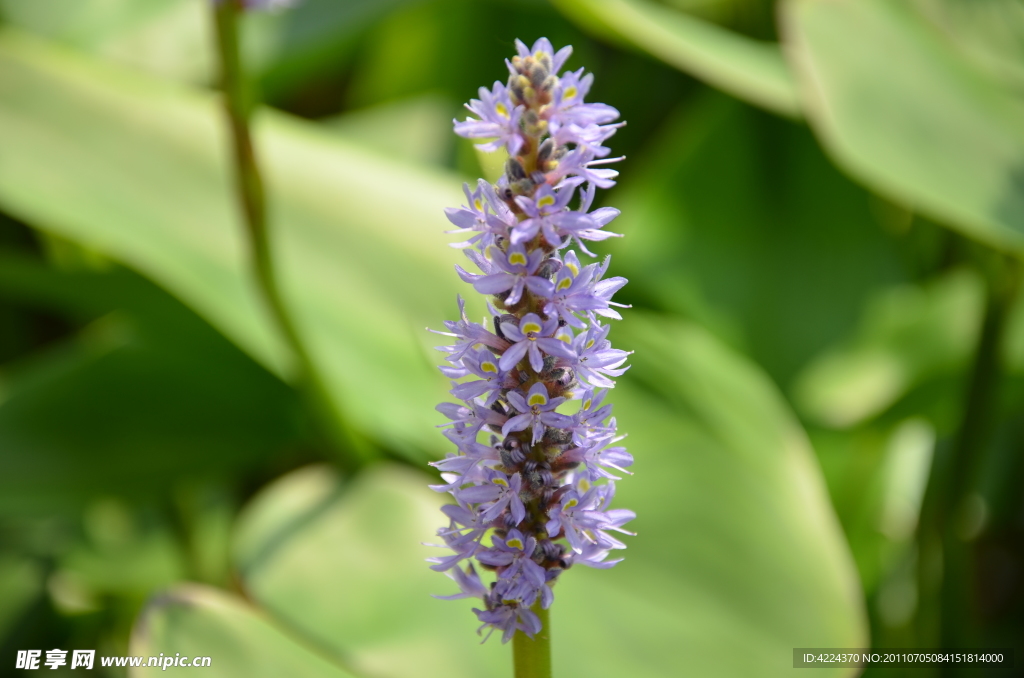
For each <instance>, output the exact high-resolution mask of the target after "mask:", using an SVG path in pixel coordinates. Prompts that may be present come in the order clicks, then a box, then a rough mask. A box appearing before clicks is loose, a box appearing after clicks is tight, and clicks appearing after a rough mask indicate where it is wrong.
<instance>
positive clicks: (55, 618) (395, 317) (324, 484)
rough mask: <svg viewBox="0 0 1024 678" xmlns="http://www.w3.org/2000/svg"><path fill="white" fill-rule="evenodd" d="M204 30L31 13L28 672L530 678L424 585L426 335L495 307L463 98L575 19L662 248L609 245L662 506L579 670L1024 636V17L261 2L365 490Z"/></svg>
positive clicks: (5, 615)
mask: <svg viewBox="0 0 1024 678" xmlns="http://www.w3.org/2000/svg"><path fill="white" fill-rule="evenodd" d="M208 13H209V10H208V8H207V7H206V5H205V3H204V2H203V1H202V0H0V20H2V26H0V328H2V331H0V645H2V651H0V655H2V657H3V659H2V660H0V661H2V667H3V668H0V671H10V670H12V669H10V666H13V657H14V654H15V652H16V650H18V649H25V648H46V649H49V648H53V647H59V648H65V649H71V648H96V649H97V650H98V654H108V655H112V654H127V653H129V652H131V653H133V654H139V655H141V654H158V653H160V652H164V653H165V654H173V653H175V652H182V653H187V654H208V655H211V656H212V657H213V664H214V668H213V669H212V672H213V673H214V674H216V675H223V676H235V675H237V676H261V675H267V676H279V675H282V674H287V675H293V674H296V675H297V674H301V675H314V676H320V675H323V676H374V677H377V676H387V677H394V678H399V677H407V676H434V675H436V676H461V675H465V676H491V675H493V676H502V675H508V674H509V673H510V668H509V661H508V656H507V654H508V649H507V648H506V647H502V646H501V645H500V644H499V643H497V642H494V641H492V642H489V643H487V644H486V645H483V646H480V645H479V644H478V642H477V638H476V636H475V635H474V634H473V630H474V620H473V615H472V614H471V613H470V612H469V610H468V607H470V606H469V605H468V604H467V605H460V604H454V603H442V602H439V601H436V600H434V599H432V598H430V597H429V594H430V593H446V592H449V589H450V588H451V586H450V584H449V583H448V582H447V580H445V579H444V578H443V577H441V576H440V575H437V574H436V573H432V572H430V571H429V570H428V569H427V568H426V567H425V565H424V564H423V562H422V558H424V557H426V556H427V555H428V554H429V549H427V548H426V547H422V546H420V545H419V544H420V542H422V541H429V540H430V537H431V534H432V532H433V529H434V528H435V527H436V523H437V522H438V515H439V514H438V513H437V510H436V508H437V505H438V503H439V501H440V498H439V497H437V496H436V495H434V494H433V493H432V492H430V491H429V490H426V488H425V484H426V482H427V481H428V478H429V477H430V476H429V475H428V474H427V473H426V471H427V467H426V461H428V460H430V459H434V458H438V457H440V456H443V454H444V452H445V445H444V439H443V438H442V437H441V436H440V435H439V434H438V433H437V431H436V429H435V428H434V425H435V424H437V423H440V416H439V415H437V413H436V412H434V410H433V409H432V408H433V405H434V404H435V403H436V402H438V401H440V400H442V399H443V398H444V395H445V390H446V384H445V381H444V379H442V378H441V377H440V375H438V374H436V371H435V370H434V367H433V365H434V364H435V363H436V361H437V359H436V357H435V352H434V351H433V350H432V346H433V344H434V343H437V342H436V340H435V339H433V338H432V335H429V334H428V333H426V332H424V331H423V328H424V327H426V326H431V327H435V328H436V327H439V326H440V323H441V321H442V320H444V319H448V318H452V317H454V314H455V313H456V308H455V303H454V299H455V295H456V294H458V293H460V292H462V293H465V292H466V290H465V289H463V287H464V286H463V285H462V284H461V283H460V282H459V281H458V279H457V277H456V276H455V275H454V274H453V272H452V264H454V263H456V262H458V261H459V257H458V253H457V252H456V251H454V250H451V249H450V248H448V247H446V243H447V242H448V238H447V237H446V236H445V235H444V234H443V233H442V231H443V230H444V229H445V228H446V222H445V219H444V216H443V211H442V208H443V207H444V206H446V205H456V204H458V203H459V202H460V200H461V199H462V196H461V194H460V192H459V187H460V186H461V182H462V181H464V180H472V179H473V178H474V177H476V176H478V175H479V174H480V173H481V172H490V171H493V166H491V165H487V164H486V162H485V164H484V165H483V166H481V161H482V159H481V158H478V157H477V155H476V153H475V152H474V151H473V148H472V146H471V145H470V144H468V143H464V142H463V140H458V141H457V140H456V138H455V136H454V135H453V134H452V133H451V131H450V121H451V118H452V117H453V116H456V115H459V116H460V117H461V115H462V114H461V113H460V109H459V106H460V104H461V102H463V101H465V100H467V99H468V98H469V97H470V96H472V95H473V94H474V92H475V91H476V88H477V87H479V86H480V85H482V84H487V83H489V82H491V81H493V80H494V79H500V78H503V72H504V69H503V67H502V65H501V59H503V58H505V57H506V56H507V55H508V54H509V53H510V51H511V49H512V46H511V43H512V40H513V39H514V38H516V37H521V38H523V39H524V40H527V41H531V40H533V39H534V38H536V37H539V36H541V35H546V36H548V37H550V38H551V39H552V41H553V42H554V43H555V44H556V45H561V44H572V45H573V46H574V47H575V53H574V56H573V58H572V60H571V62H570V64H569V66H570V67H572V68H578V67H580V66H586V67H587V68H588V70H591V71H593V72H594V73H595V74H596V84H595V87H594V91H593V95H592V98H593V99H594V100H600V101H606V102H609V103H610V104H612V105H614V106H616V107H617V108H619V109H620V111H621V112H622V114H623V118H624V119H625V120H627V121H628V122H629V124H628V126H627V127H625V128H624V129H622V130H621V131H620V132H619V134H617V135H616V137H615V139H614V142H615V144H614V148H615V150H616V152H621V153H624V154H625V155H626V156H627V160H626V161H624V162H623V163H622V166H621V168H620V169H621V171H622V181H621V182H620V184H619V185H618V186H617V187H616V188H614V189H613V190H611V191H609V192H608V193H607V195H606V196H604V198H603V199H604V200H605V202H606V204H611V205H615V206H616V207H619V208H621V209H622V211H623V215H622V217H620V219H619V220H618V221H617V222H616V226H617V227H618V228H617V230H618V231H619V232H622V233H624V234H625V235H626V237H624V238H623V239H621V240H613V241H606V242H605V243H602V244H604V245H606V247H604V248H601V250H600V251H601V252H602V253H604V252H610V253H611V254H612V255H613V267H614V269H615V271H616V273H617V274H620V275H624V276H626V277H628V278H629V279H630V284H629V285H628V286H627V287H626V288H625V289H624V290H623V292H622V293H621V294H622V296H623V299H622V300H623V301H627V302H629V303H632V304H633V306H634V310H632V311H628V312H627V313H626V319H625V320H624V321H623V322H621V323H619V324H617V325H616V326H615V328H614V329H613V337H614V338H615V340H616V344H617V345H622V346H623V347H625V348H629V349H634V350H635V351H636V353H635V355H634V356H633V359H632V362H633V365H634V367H633V369H632V370H631V371H630V372H629V373H627V375H626V376H625V377H623V378H622V379H620V381H619V387H618V388H616V389H615V391H613V392H612V393H611V394H610V399H611V400H612V402H614V403H615V406H616V412H617V414H618V415H619V420H620V422H621V424H622V427H623V430H625V431H628V432H630V438H629V440H628V443H629V444H630V446H631V450H632V452H633V453H634V455H635V456H636V458H637V465H636V468H635V471H636V472H637V475H636V476H635V477H631V478H628V479H627V480H625V481H623V482H622V483H621V485H620V492H619V494H620V501H621V504H622V505H623V506H628V507H630V508H634V509H636V510H637V512H638V514H639V516H640V517H639V518H638V520H637V522H636V529H637V530H638V532H639V536H638V537H636V538H634V539H631V543H630V549H629V551H627V560H626V561H625V562H624V563H623V564H622V565H620V566H619V567H617V568H615V569H614V570H612V571H609V572H599V573H594V572H590V571H586V572H579V571H574V572H573V573H571V574H570V575H568V576H567V577H565V579H564V583H563V584H562V585H560V586H559V587H558V591H557V596H558V600H557V603H556V606H555V608H554V610H553V619H554V629H555V630H554V638H555V640H554V648H555V664H556V667H555V670H556V672H557V673H559V674H561V675H569V674H570V673H571V672H572V671H582V670H585V671H586V673H587V674H588V675H594V676H675V675H680V673H682V672H684V671H686V672H689V673H693V674H694V675H702V676H717V675H721V676H751V675H758V676H760V675H781V674H784V673H788V672H789V671H792V669H791V668H790V667H791V661H792V659H791V657H792V648H793V647H798V646H802V647H808V646H819V647H866V646H869V645H874V646H876V647H901V646H902V647H914V646H917V647H943V646H944V647H996V646H999V647H1009V646H1013V645H1014V644H1016V646H1017V651H1018V657H1019V656H1021V655H1020V653H1021V651H1022V650H1024V648H1022V647H1020V645H1019V643H1020V638H1022V637H1024V551H1022V544H1024V492H1022V489H1024V454H1022V452H1024V416H1022V412H1024V297H1022V296H1021V295H1019V294H1017V291H1018V288H1019V287H1020V285H1021V274H1020V263H1019V258H1020V256H1021V255H1022V253H1024V179H1022V171H1024V170H1022V167H1024V164H1022V163H1024V115H1022V114H1024V103H1022V102H1024V100H1022V98H1021V92H1022V90H1021V86H1022V84H1024V70H1022V68H1024V67H1022V66H1021V64H1022V63H1024V59H1022V58H1021V57H1024V9H1022V6H1021V5H1020V4H1019V3H1018V2H1014V1H1013V0H975V1H973V2H968V1H966V0H963V1H957V0H828V1H826V0H789V1H786V2H781V3H774V2H769V1H768V0H664V1H663V2H655V0H554V1H553V2H551V3H548V2H542V1H540V0H520V1H512V0H488V1H486V2H485V1H480V0H419V1H411V0H349V1H347V2H337V1H336V0H306V1H305V2H304V3H302V4H301V5H300V6H299V7H297V8H296V9H294V10H292V11H289V12H287V13H282V14H275V15H253V16H250V17H247V18H246V21H245V25H244V35H243V37H244V50H245V56H246V63H247V65H248V67H249V68H250V70H251V73H252V75H253V78H254V80H255V81H256V82H258V84H259V89H260V92H261V95H262V98H263V100H264V101H265V103H266V104H267V106H266V107H265V108H264V109H261V110H260V111H259V113H258V115H257V121H256V122H257V133H258V145H259V150H260V156H261V159H262V161H263V164H264V166H265V169H266V172H267V174H268V187H269V193H270V205H271V212H272V213H271V217H272V238H273V246H274V250H275V254H276V256H277V258H278V261H279V264H280V268H281V279H282V287H283V293H284V297H285V300H286V302H287V303H288V305H289V306H290V308H291V309H292V310H293V312H294V314H295V315H296V318H297V324H298V326H299V329H300V331H301V333H302V335H303V337H304V338H305V340H306V341H307V343H308V344H309V347H310V352H311V354H312V358H313V361H314V363H315V365H316V367H317V369H318V370H319V371H320V372H321V374H322V375H323V376H324V379H325V382H326V383H327V386H328V390H329V395H330V398H331V403H332V407H334V408H336V409H337V411H338V412H341V413H342V414H343V416H344V417H345V418H346V419H347V420H348V421H350V422H352V424H353V425H354V427H355V428H356V429H357V430H358V433H359V435H360V437H362V438H364V439H365V440H366V441H368V444H369V446H370V449H371V450H372V453H373V454H374V455H375V457H376V461H375V462H374V463H372V464H370V465H369V466H368V467H367V468H366V469H364V470H363V471H361V472H360V473H359V474H357V475H354V476H353V475H350V474H344V473H339V472H338V471H337V470H336V468H335V467H336V466H337V463H338V461H339V458H338V457H337V455H336V453H335V452H332V447H331V445H330V444H329V443H328V441H326V440H325V439H324V438H323V437H322V436H321V434H320V432H319V430H318V428H317V425H316V421H315V420H314V419H313V417H312V416H311V415H310V413H309V411H308V408H307V407H306V403H305V401H304V400H303V399H302V397H301V396H300V395H299V394H298V393H297V391H296V390H295V388H294V386H293V384H294V382H295V370H294V367H293V365H292V364H291V362H290V359H289V354H288V351H287V350H286V348H285V346H284V345H283V343H282V342H281V340H280V339H279V336H278V334H277V331H276V328H275V327H274V325H273V323H272V322H271V319H270V316H269V314H268V313H266V311H265V309H264V307H263V305H262V302H261V299H260V297H259V295H258V293H257V290H256V287H255V285H254V283H253V282H252V279H251V275H250V272H249V268H248V264H247V261H246V252H247V250H246V245H245V242H244V240H243V230H242V228H241V225H240V223H239V219H238V213H237V209H236V206H235V202H234V200H233V197H232V185H231V179H230V167H229V155H228V153H227V146H226V143H227V141H226V137H225V132H224V121H223V119H222V114H221V111H220V109H219V107H218V105H219V104H218V96H217V93H216V91H215V87H214V77H213V73H214V71H215V64H214V58H213V49H212V36H211V34H210V33H211V31H210V27H209V25H208V24H209V21H208V19H209V17H208V16H207V15H208ZM474 301H475V300H474ZM474 301H471V304H472V303H474ZM471 310H472V315H473V316H479V315H480V314H481V313H483V312H484V309H483V305H482V303H477V306H475V307H473V308H472V309H471ZM185 582H187V583H185ZM737 648H740V649H739V650H738V649H737ZM570 666H573V667H574V668H570ZM972 668H973V667H972ZM182 670H183V671H184V669H182ZM97 671H107V672H108V673H117V672H118V671H120V672H122V673H123V671H124V670H123V669H119V670H117V671H114V670H109V669H103V670H101V669H97ZM142 672H144V670H143V671H142ZM142 672H140V673H142ZM173 672H174V671H173V670H172V673H173ZM921 672H922V673H926V671H924V670H921ZM826 673H827V671H826ZM835 673H836V674H837V675H838V674H843V675H846V674H849V673H851V671H849V670H836V671H835ZM869 673H871V674H876V673H877V674H882V673H883V671H881V670H877V669H871V670H869ZM972 675H978V674H977V673H974V674H972Z"/></svg>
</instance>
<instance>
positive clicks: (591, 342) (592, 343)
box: [586, 339, 594, 348]
mask: <svg viewBox="0 0 1024 678" xmlns="http://www.w3.org/2000/svg"><path fill="white" fill-rule="evenodd" d="M593 345H594V340H593V339H591V340H590V341H588V342H587V346H586V347H587V348H590V347H591V346H593Z"/></svg>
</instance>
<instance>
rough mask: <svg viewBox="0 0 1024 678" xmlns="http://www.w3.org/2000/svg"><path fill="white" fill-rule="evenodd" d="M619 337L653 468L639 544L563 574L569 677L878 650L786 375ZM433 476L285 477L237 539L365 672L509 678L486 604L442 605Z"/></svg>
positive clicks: (679, 333) (640, 467)
mask: <svg viewBox="0 0 1024 678" xmlns="http://www.w3.org/2000/svg"><path fill="white" fill-rule="evenodd" d="M615 332H618V333H620V334H622V333H624V339H623V341H622V343H623V344H624V345H625V346H627V347H630V348H635V349H636V350H637V353H636V354H635V355H634V358H635V367H634V369H633V370H632V371H631V372H630V373H629V375H628V376H627V377H624V378H622V379H620V385H619V388H617V389H615V391H613V392H612V393H611V394H610V400H611V401H612V402H614V403H615V405H616V411H617V414H618V415H619V422H620V425H621V427H622V430H623V431H625V432H628V433H629V439H628V440H629V444H630V449H631V450H632V452H633V454H634V455H635V456H636V459H637V463H636V466H635V469H634V470H635V471H636V475H635V476H632V477H629V478H627V479H625V480H623V481H622V482H621V483H619V494H618V497H619V498H618V499H616V504H617V505H619V506H627V507H630V508H633V509H636V510H637V512H638V514H639V518H638V519H637V521H636V524H635V528H636V530H637V531H638V533H639V535H638V536H637V537H635V538H629V550H628V551H626V552H625V555H626V561H625V562H624V563H623V564H621V565H619V566H617V567H616V568H614V569H613V570H611V571H601V572H597V571H589V570H586V569H585V568H578V569H574V570H573V571H572V572H569V573H567V574H566V575H565V576H564V578H563V579H562V580H560V582H559V584H558V586H557V587H556V602H555V605H554V607H553V609H552V619H553V622H552V623H553V637H554V638H555V640H554V643H553V646H554V652H555V660H554V661H555V671H556V673H559V674H563V675H588V676H595V677H597V676H623V675H630V676H676V675H678V671H679V662H680V657H685V658H686V663H687V666H688V667H689V670H691V671H692V672H693V673H694V674H695V675H702V676H715V675H723V676H746V675H754V674H756V675H783V674H784V673H788V672H789V670H790V669H789V668H787V667H788V663H785V662H780V661H779V660H778V657H780V656H785V657H788V656H789V654H790V653H791V652H792V648H793V647H795V646H800V645H803V644H806V645H808V646H835V647H857V646H860V645H861V644H863V643H865V642H866V632H865V627H864V618H863V610H862V602H861V597H860V595H861V594H860V592H859V588H858V585H857V578H856V574H855V571H854V568H853V565H852V562H851V560H850V555H849V553H848V551H847V549H846V546H845V543H844V541H843V539H842V536H841V534H840V533H839V529H838V523H837V522H836V520H835V518H834V515H833V513H832V511H831V508H830V507H829V505H828V499H827V496H826V494H825V491H824V487H823V484H822V482H821V478H820V474H819V471H818V470H817V469H816V468H815V461H814V457H813V455H812V454H811V450H810V448H809V446H808V444H807V441H806V438H805V437H804V435H803V433H802V432H801V431H800V428H799V426H798V425H797V424H796V422H795V421H794V420H793V417H792V415H791V414H789V413H788V412H787V410H786V407H785V405H784V403H783V401H782V399H781V397H780V396H779V394H778V393H777V392H776V391H775V390H774V389H773V387H772V386H771V385H770V383H769V382H768V380H767V379H765V377H764V376H763V375H762V374H761V373H759V371H758V370H757V368H756V367H753V366H752V365H750V364H749V363H747V362H745V361H744V360H743V359H742V358H739V357H737V356H736V355H734V354H732V353H731V352H729V351H728V350H726V349H724V348H723V347H722V346H721V345H719V344H718V343H717V342H716V341H715V340H714V339H712V338H711V337H710V336H709V335H707V334H706V333H705V332H704V331H703V330H699V329H697V328H696V327H693V326H690V325H684V324H680V323H678V322H675V321H670V320H667V319H665V318H663V317H661V318H659V317H655V316H643V315H641V314H639V313H637V312H631V313H630V314H629V317H628V318H627V319H626V320H625V321H623V322H622V324H621V326H617V327H616V329H615ZM637 382H642V383H644V384H646V385H647V386H648V388H649V390H645V389H643V388H641V387H640V386H639V385H638V383H637ZM427 482H429V480H428V478H427V477H426V476H421V475H419V474H415V473H412V472H410V471H408V470H404V469H398V468H391V467H377V468H374V469H372V470H370V471H368V472H366V473H364V474H362V475H361V476H360V477H359V478H357V479H355V480H352V481H351V482H350V483H347V484H340V485H338V484H336V483H335V482H334V481H332V479H331V476H330V474H329V472H327V471H325V470H322V469H321V470H318V469H306V470H303V471H301V472H297V473H295V474H292V475H291V476H288V477H285V478H283V479H282V480H280V481H278V482H277V483H276V484H275V485H272V486H271V487H270V488H269V489H267V490H265V491H264V493H263V494H262V495H259V496H258V497H257V498H256V499H255V500H254V502H253V503H252V504H251V505H250V507H249V508H248V509H247V510H246V512H245V513H243V516H242V518H241V521H240V525H239V529H238V532H237V534H236V549H235V553H236V558H237V561H236V562H237V565H238V568H239V570H240V573H241V576H242V580H243V582H244V585H245V588H246V590H247V592H248V593H249V594H250V595H251V596H252V597H253V598H254V599H255V600H257V601H259V602H260V603H261V604H262V605H264V606H265V607H266V608H267V609H268V610H270V611H271V612H272V613H274V614H275V615H276V616H278V617H279V618H281V619H282V620H284V621H285V622H286V623H287V624H288V625H289V626H291V627H293V628H296V629H298V630H301V631H302V632H303V633H304V634H306V635H307V636H308V637H310V638H312V639H313V641H314V642H315V643H316V644H317V645H321V646H326V647H330V648H332V649H333V651H334V653H335V654H336V655H337V656H339V657H344V658H345V659H346V660H347V662H348V664H347V665H349V666H352V667H353V670H355V671H356V672H358V673H368V674H372V675H376V676H381V677H384V676H395V677H398V676H413V675H415V676H423V677H424V678H427V677H429V676H446V677H450V678H456V677H457V676H498V675H507V672H508V662H509V649H508V648H507V647H506V648H503V647H501V646H500V644H499V643H497V642H495V641H496V639H492V640H491V641H490V642H488V643H487V644H485V645H483V646H482V647H481V646H479V645H478V644H477V638H476V636H475V635H474V634H473V630H474V628H475V627H476V625H477V624H476V620H475V617H474V616H473V614H472V613H471V612H470V610H469V608H470V607H471V605H470V604H468V603H452V602H447V601H438V600H435V599H432V598H431V597H430V594H431V593H441V594H443V593H451V592H452V591H453V590H454V584H452V583H450V582H448V581H447V580H446V579H444V578H443V577H442V576H441V575H439V574H437V573H434V572H431V571H430V570H429V569H428V567H427V565H426V564H425V563H424V562H423V560H422V559H423V558H424V557H427V556H428V555H431V552H432V549H429V548H427V547H423V546H420V542H424V541H425V542H432V541H436V537H433V536H432V535H433V532H434V530H435V529H436V528H437V526H438V525H440V523H441V522H442V521H441V514H440V513H439V512H438V511H437V508H438V506H439V505H440V503H441V501H442V500H441V497H439V496H438V495H436V494H434V493H432V492H430V491H429V490H427V489H426V484H427ZM736 638H743V644H744V651H743V652H742V653H737V652H734V651H732V652H731V651H729V648H730V647H734V646H735V642H736ZM452 657H458V661H456V662H453V661H451V659H450V658H452ZM446 658H447V660H446ZM773 658H774V659H773ZM766 667H767V668H766ZM771 667H774V669H773V668H771ZM852 674H853V672H852V671H845V670H837V671H836V672H835V673H833V674H831V675H852Z"/></svg>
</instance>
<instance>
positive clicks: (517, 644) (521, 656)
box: [512, 605, 551, 678]
mask: <svg viewBox="0 0 1024 678" xmlns="http://www.w3.org/2000/svg"><path fill="white" fill-rule="evenodd" d="M534 612H536V613H537V618H538V619H540V625H541V629H540V631H539V632H538V633H537V634H536V635H535V636H534V637H533V638H530V637H529V636H528V635H526V634H525V633H517V634H516V635H515V636H513V637H512V665H513V676H514V678H551V624H550V620H551V611H550V610H546V609H544V608H543V607H541V606H539V605H536V606H534Z"/></svg>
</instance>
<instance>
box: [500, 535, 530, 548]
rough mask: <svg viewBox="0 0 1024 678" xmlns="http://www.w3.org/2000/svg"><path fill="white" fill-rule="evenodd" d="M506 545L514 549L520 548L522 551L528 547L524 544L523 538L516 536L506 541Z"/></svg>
mask: <svg viewBox="0 0 1024 678" xmlns="http://www.w3.org/2000/svg"><path fill="white" fill-rule="evenodd" d="M505 545H506V546H511V547H512V548H514V549H519V550H520V551H522V550H523V549H524V548H526V547H525V546H523V540H522V539H516V538H515V537H513V538H512V539H509V540H508V541H506V542H505Z"/></svg>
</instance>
